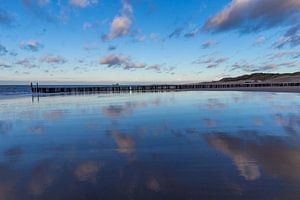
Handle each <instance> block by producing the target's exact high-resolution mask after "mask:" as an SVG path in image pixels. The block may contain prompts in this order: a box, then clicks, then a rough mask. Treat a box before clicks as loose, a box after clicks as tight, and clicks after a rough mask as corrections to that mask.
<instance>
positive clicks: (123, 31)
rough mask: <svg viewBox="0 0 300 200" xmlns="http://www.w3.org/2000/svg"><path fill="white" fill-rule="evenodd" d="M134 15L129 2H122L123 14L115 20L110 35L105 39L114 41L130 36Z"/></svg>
mask: <svg viewBox="0 0 300 200" xmlns="http://www.w3.org/2000/svg"><path fill="white" fill-rule="evenodd" d="M132 15H133V8H132V6H131V4H130V2H129V0H122V9H121V13H120V15H118V16H116V17H115V18H114V19H113V21H112V23H111V26H110V32H109V34H108V35H105V36H103V39H104V40H113V39H115V38H118V37H122V36H126V35H128V34H129V33H130V28H131V25H132V21H133V17H132Z"/></svg>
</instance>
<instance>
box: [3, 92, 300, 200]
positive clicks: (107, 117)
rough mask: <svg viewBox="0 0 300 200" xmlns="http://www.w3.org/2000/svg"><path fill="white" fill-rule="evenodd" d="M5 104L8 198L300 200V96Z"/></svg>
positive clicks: (198, 95) (114, 97) (197, 95)
mask: <svg viewBox="0 0 300 200" xmlns="http://www.w3.org/2000/svg"><path fill="white" fill-rule="evenodd" d="M33 100H34V101H32V99H31V97H30V98H29V97H26V98H19V99H5V100H0V111H1V112H0V199H1V200H6V199H7V200H10V199H17V200H18V199H73V200H76V199H172V200H173V199H300V112H299V111H300V95H299V94H289V93H264V92H257V93H256V92H175V93H173V92H169V93H142V94H139V93H136V94H101V95H100V94H95V95H78V96H53V97H40V98H39V99H37V98H35V99H33Z"/></svg>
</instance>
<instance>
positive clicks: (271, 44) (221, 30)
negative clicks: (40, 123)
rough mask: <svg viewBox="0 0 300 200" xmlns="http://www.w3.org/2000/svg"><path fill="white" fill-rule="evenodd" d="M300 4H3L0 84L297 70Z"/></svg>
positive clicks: (166, 0) (165, 0) (64, 0)
mask: <svg viewBox="0 0 300 200" xmlns="http://www.w3.org/2000/svg"><path fill="white" fill-rule="evenodd" d="M299 19H300V0H0V84H28V83H29V82H36V81H38V82H40V83H45V84H62V83H66V84H68V83H70V84H74V83H80V84H90V83H99V84H112V83H186V82H202V81H213V80H218V79H220V78H223V77H230V76H238V75H242V74H250V73H256V72H265V73H285V72H296V71H300V20H299Z"/></svg>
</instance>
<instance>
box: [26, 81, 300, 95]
mask: <svg viewBox="0 0 300 200" xmlns="http://www.w3.org/2000/svg"><path fill="white" fill-rule="evenodd" d="M249 87H300V83H199V84H172V85H171V84H170V85H110V86H40V85H39V84H38V83H36V85H35V86H34V85H33V84H32V83H31V91H32V93H80V92H130V91H166V90H193V89H218V88H249Z"/></svg>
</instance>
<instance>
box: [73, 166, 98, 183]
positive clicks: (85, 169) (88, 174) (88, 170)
mask: <svg viewBox="0 0 300 200" xmlns="http://www.w3.org/2000/svg"><path fill="white" fill-rule="evenodd" d="M100 169H101V166H100V164H99V163H97V162H95V161H86V162H84V163H82V164H80V165H78V166H77V167H76V169H75V172H74V174H75V176H76V177H77V179H78V180H79V181H87V180H92V179H93V178H95V176H96V175H97V173H98V172H99V171H100Z"/></svg>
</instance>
